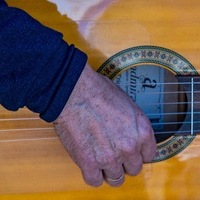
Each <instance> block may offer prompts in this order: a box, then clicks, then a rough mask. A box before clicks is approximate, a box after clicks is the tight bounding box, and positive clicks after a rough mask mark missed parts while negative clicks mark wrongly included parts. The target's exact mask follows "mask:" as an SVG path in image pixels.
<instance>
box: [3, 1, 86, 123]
mask: <svg viewBox="0 0 200 200" xmlns="http://www.w3.org/2000/svg"><path fill="white" fill-rule="evenodd" d="M62 37H63V36H62V34H61V33H58V32H57V31H54V30H52V29H50V28H47V27H45V26H43V25H42V24H40V23H39V22H38V21H37V20H35V19H33V18H32V17H30V16H29V15H28V14H27V13H26V12H24V11H22V10H20V9H17V8H12V7H8V6H7V5H6V4H5V2H4V1H2V0H0V103H1V104H2V105H3V106H4V107H5V108H6V109H8V110H12V111H16V110H18V109H19V108H22V107H25V106H26V107H28V108H29V109H30V110H32V111H33V112H37V113H40V117H41V118H42V119H44V120H45V121H48V122H52V121H54V120H55V119H56V118H57V117H58V116H59V114H60V113H61V111H62V109H63V107H64V105H65V104H66V102H67V100H68V98H69V96H70V94H71V92H72V90H73V88H74V86H75V84H76V82H77V80H78V78H79V76H80V74H81V72H82V70H83V68H84V66H85V64H86V62H87V56H86V54H85V53H83V52H82V51H80V50H79V49H77V48H75V46H74V45H68V44H67V43H66V42H65V41H64V40H63V38H62Z"/></svg>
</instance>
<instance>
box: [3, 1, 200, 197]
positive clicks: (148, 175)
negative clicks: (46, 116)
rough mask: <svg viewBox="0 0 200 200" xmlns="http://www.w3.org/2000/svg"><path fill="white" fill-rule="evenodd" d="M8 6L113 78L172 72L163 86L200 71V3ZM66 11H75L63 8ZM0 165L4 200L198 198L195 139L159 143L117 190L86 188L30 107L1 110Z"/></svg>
mask: <svg viewBox="0 0 200 200" xmlns="http://www.w3.org/2000/svg"><path fill="white" fill-rule="evenodd" d="M7 2H8V4H9V5H11V6H15V7H19V8H22V9H23V10H25V11H27V12H28V13H29V14H30V15H32V16H33V17H35V18H36V19H38V20H39V21H40V22H41V23H43V24H44V25H46V26H48V27H51V28H53V29H56V30H58V31H60V32H62V33H63V35H64V39H66V41H68V43H73V44H76V46H77V47H78V48H80V49H82V50H83V51H85V52H86V53H87V54H88V57H89V62H90V64H91V66H93V67H94V69H95V70H97V71H99V72H100V73H102V74H104V75H106V76H108V77H110V78H111V79H116V78H117V77H119V76H120V75H121V74H123V73H124V72H125V71H126V70H129V69H130V68H132V67H133V68H138V69H139V68H140V67H142V66H143V65H145V66H146V68H148V67H149V68H151V67H152V66H153V67H156V68H157V69H159V68H162V69H165V71H168V72H162V73H163V79H162V80H164V82H167V81H168V82H170V80H171V79H169V78H168V74H171V76H172V77H175V76H176V75H182V76H187V75H188V74H190V75H197V74H198V71H199V70H200V56H199V55H200V37H199V33H200V26H199V24H200V12H199V8H200V1H199V0H191V1H186V0H176V1H175V0H174V1H173V0H166V1H160V0H155V1H148V0H144V1H140V0H136V1H132V0H111V1H101V0H96V1H92V3H91V4H92V5H90V4H88V5H87V4H86V3H81V2H79V1H77V2H79V3H77V5H78V6H79V7H78V10H77V9H76V5H75V4H74V2H75V1H70V0H69V1H68V0H66V1H64V0H63V1H56V0H51V2H54V3H57V2H61V3H60V4H59V5H57V6H56V5H55V4H53V3H50V2H48V1H45V0H30V1H26V0H18V1H14V0H8V1H7ZM102 2H103V3H102ZM67 5H69V8H70V9H62V8H65V7H66V6H67ZM57 9H58V10H57ZM73 9H74V10H73ZM72 11H73V12H72ZM66 12H69V13H70V14H69V15H68V16H66V15H65V13H66ZM60 13H62V14H63V15H61V14H60ZM156 53H159V54H157V55H156ZM137 55H139V56H137ZM130 56H132V57H130ZM170 56H171V57H170ZM128 58H129V59H128ZM169 58H171V60H170V59H169ZM116 65H117V68H116ZM115 70H116V71H115ZM141 71H142V72H141V73H143V74H142V76H141V77H144V79H143V80H146V82H145V83H146V85H145V87H148V88H150V89H152V88H155V87H154V86H155V85H154V84H155V83H157V82H155V80H156V78H155V77H154V78H152V76H153V75H155V73H152V70H149V72H148V73H149V75H148V76H147V75H145V73H144V72H145V71H144V70H141ZM158 71H159V70H158ZM159 77H160V74H159V73H158V76H157V78H159ZM140 80H141V79H140ZM150 81H153V82H151V84H149V82H150ZM143 83H144V82H143ZM147 83H148V84H147ZM143 86H144V85H143ZM143 89H144V87H143ZM163 90H165V89H163ZM170 90H171V89H168V91H170ZM168 91H167V92H168ZM177 101H178V100H177ZM162 103H165V100H163V101H162ZM186 103H187V102H186ZM183 121H184V120H183ZM178 132H179V131H178V130H177V131H174V133H178ZM197 133H198V132H197ZM177 146H178V148H177ZM0 166H1V167H0V199H2V200H4V199H7V200H9V199H20V200H21V199H26V200H27V199H56V200H58V199H70V200H72V199H78V198H81V199H146V200H154V199H159V200H165V199H180V200H183V199H199V196H200V190H199V187H200V173H199V168H200V137H199V136H198V135H197V136H193V135H192V136H170V137H169V138H167V139H166V140H164V141H161V142H158V152H157V157H156V159H155V160H154V162H153V163H149V164H145V165H144V167H143V170H142V173H141V174H139V175H138V176H137V177H128V176H127V177H126V181H125V183H124V185H123V186H121V187H120V188H111V187H109V186H107V185H106V184H105V185H103V186H101V187H99V188H92V187H89V186H87V185H86V184H85V183H84V182H83V180H82V177H81V173H80V171H79V169H78V167H77V166H76V165H75V164H74V163H73V162H72V160H71V158H70V157H69V156H68V154H67V153H66V151H65V149H64V147H63V146H62V145H61V143H60V141H59V139H58V137H57V136H56V134H55V132H54V129H53V126H52V124H48V123H45V122H43V121H42V120H40V119H39V117H38V115H36V114H33V113H31V112H30V111H28V110H26V109H22V110H20V111H18V112H9V111H6V110H4V109H3V108H0Z"/></svg>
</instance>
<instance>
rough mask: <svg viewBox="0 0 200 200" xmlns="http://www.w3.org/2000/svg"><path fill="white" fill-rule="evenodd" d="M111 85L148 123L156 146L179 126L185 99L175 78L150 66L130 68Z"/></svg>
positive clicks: (183, 111) (182, 118) (160, 69)
mask: <svg viewBox="0 0 200 200" xmlns="http://www.w3.org/2000/svg"><path fill="white" fill-rule="evenodd" d="M114 82H115V83H116V84H117V85H118V86H119V87H121V88H122V89H123V90H124V91H125V92H126V93H127V94H128V95H129V96H130V97H131V98H132V99H133V101H135V102H136V103H137V104H138V105H139V107H140V108H141V109H142V110H143V111H144V113H145V114H146V115H147V116H148V118H149V119H150V121H151V124H152V127H153V129H154V131H155V137H156V141H157V143H161V142H163V141H165V140H167V139H168V138H170V137H171V136H173V135H174V134H175V133H176V132H177V130H178V129H179V128H180V127H181V125H182V122H183V121H184V118H185V113H186V110H187V99H186V95H185V93H184V90H183V88H182V87H181V85H180V84H178V81H177V79H176V78H175V75H174V74H173V73H171V72H170V71H169V70H166V69H164V68H162V67H158V66H154V65H142V66H138V67H132V68H129V69H128V70H126V71H124V72H123V73H121V74H120V75H118V76H117V77H116V78H115V79H114Z"/></svg>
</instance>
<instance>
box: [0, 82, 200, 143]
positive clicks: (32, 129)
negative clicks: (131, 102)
mask: <svg viewBox="0 0 200 200" xmlns="http://www.w3.org/2000/svg"><path fill="white" fill-rule="evenodd" d="M194 83H195V84H200V83H199V82H194ZM157 84H160V85H177V84H178V85H184V84H188V82H185V83H184V82H181V83H157ZM127 85H128V84H127ZM120 86H121V85H120ZM139 86H142V84H139ZM160 93H161V92H160ZM160 93H159V92H153V93H152V92H151V93H148V94H151V95H152V94H160ZM175 93H176V94H177V93H178V94H185V91H178V92H162V94H175ZM187 93H191V92H190V91H187ZM195 93H200V91H195ZM174 103H176V104H186V103H191V102H178V103H177V102H170V103H162V104H160V103H157V104H158V105H168V104H174ZM193 103H194V104H197V103H198V104H199V103H200V102H193ZM144 105H145V104H144ZM144 105H143V106H144ZM146 105H148V104H146ZM149 105H150V104H149ZM151 105H152V103H151ZM154 105H156V104H155V103H154ZM3 109H4V108H3ZM0 110H1V109H0ZM172 114H173V115H181V114H189V113H188V112H181V113H178V112H177V113H162V116H163V115H172ZM194 114H195V112H194ZM152 115H156V114H153V113H152V114H147V116H152ZM13 120H17V121H20V120H24V121H26V120H40V118H39V117H34V118H8V119H0V121H13ZM187 123H188V124H189V123H190V122H164V123H152V125H156V124H159V125H169V124H187ZM194 123H199V121H196V122H194ZM39 130H54V128H18V129H5V130H0V132H9V131H39ZM195 131H200V130H195ZM159 133H160V134H165V133H167V134H168V133H174V131H167V132H166V131H162V132H156V134H159ZM179 133H180V132H179ZM181 133H184V131H181ZM22 140H23V139H22Z"/></svg>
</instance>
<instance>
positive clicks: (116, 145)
mask: <svg viewBox="0 0 200 200" xmlns="http://www.w3.org/2000/svg"><path fill="white" fill-rule="evenodd" d="M54 126H55V129H56V132H57V134H58V136H59V138H60V140H61V142H62V143H63V144H64V146H65V148H66V150H67V151H68V153H69V154H70V155H71V157H72V159H73V160H74V162H75V163H76V164H77V165H78V166H79V167H80V169H81V171H82V174H83V178H84V180H85V182H86V183H88V184H89V185H92V186H99V185H101V184H102V183H103V181H104V180H105V181H106V182H107V183H108V184H109V185H111V186H119V185H121V184H122V183H123V182H124V179H125V174H129V175H132V176H134V175H137V174H138V173H139V172H140V171H141V169H142V165H143V163H146V162H150V161H151V160H152V159H153V158H154V155H155V152H156V142H155V138H154V133H153V130H152V128H151V125H150V122H149V120H148V119H147V118H146V116H145V115H144V114H143V112H141V110H140V109H139V108H138V107H137V105H136V104H135V103H134V102H133V101H132V100H131V98H129V97H128V96H127V95H126V94H125V93H124V92H123V91H122V90H121V89H119V88H118V87H117V86H116V85H114V83H112V81H110V80H109V79H108V78H106V77H103V76H102V75H100V74H97V73H96V72H94V71H93V70H92V69H91V68H90V67H89V66H88V65H87V66H86V67H85V69H84V70H83V72H82V74H81V76H80V78H79V80H78V82H77V84H76V86H75V88H74V90H73V92H72V94H71V96H70V98H69V100H68V102H67V103H66V105H65V108H64V109H63V111H62V113H61V114H60V116H59V117H58V118H57V120H56V121H55V122H54Z"/></svg>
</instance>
